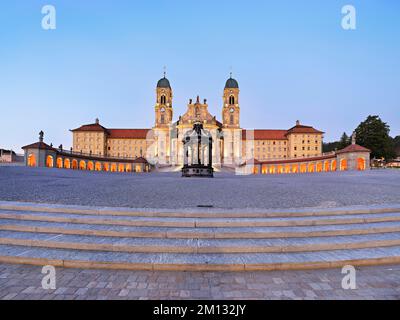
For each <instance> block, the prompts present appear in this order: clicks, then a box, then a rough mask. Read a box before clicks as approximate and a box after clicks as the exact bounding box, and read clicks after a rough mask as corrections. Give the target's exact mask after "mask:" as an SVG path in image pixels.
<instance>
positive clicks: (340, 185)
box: [0, 167, 400, 210]
mask: <svg viewBox="0 0 400 320" xmlns="http://www.w3.org/2000/svg"><path fill="white" fill-rule="evenodd" d="M399 189H400V170H390V169H387V170H372V171H366V172H331V173H318V174H317V173H314V174H298V175H274V176H272V175H271V176H261V175H259V176H235V175H233V174H222V173H220V174H218V173H217V174H216V176H215V178H214V179H196V178H181V177H180V173H149V174H145V173H143V174H126V173H125V174H124V173H122V174H121V173H107V172H87V171H72V170H60V169H47V168H27V167H0V200H8V201H28V202H42V203H59V204H71V205H91V206H108V207H113V206H116V207H131V208H141V209H142V208H154V209H162V208H164V209H196V210H198V209H199V208H198V206H213V208H214V209H236V208H237V209H249V210H251V209H266V208H269V209H272V208H305V207H321V208H325V207H346V206H354V205H382V204H387V205H390V204H399V203H400V192H399Z"/></svg>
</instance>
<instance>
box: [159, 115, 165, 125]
mask: <svg viewBox="0 0 400 320" xmlns="http://www.w3.org/2000/svg"><path fill="white" fill-rule="evenodd" d="M164 121H165V117H164V115H163V114H162V115H161V120H160V123H164Z"/></svg>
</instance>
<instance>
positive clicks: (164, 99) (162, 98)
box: [161, 95, 167, 104]
mask: <svg viewBox="0 0 400 320" xmlns="http://www.w3.org/2000/svg"><path fill="white" fill-rule="evenodd" d="M166 101H167V99H166V98H165V96H164V95H162V96H161V104H165V103H166Z"/></svg>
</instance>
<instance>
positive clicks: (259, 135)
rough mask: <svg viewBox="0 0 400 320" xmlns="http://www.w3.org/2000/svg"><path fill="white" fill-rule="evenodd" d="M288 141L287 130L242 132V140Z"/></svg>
mask: <svg viewBox="0 0 400 320" xmlns="http://www.w3.org/2000/svg"><path fill="white" fill-rule="evenodd" d="M253 132H254V140H287V138H286V136H285V135H286V132H287V131H286V130H260V129H255V130H242V140H246V139H247V140H252V139H253Z"/></svg>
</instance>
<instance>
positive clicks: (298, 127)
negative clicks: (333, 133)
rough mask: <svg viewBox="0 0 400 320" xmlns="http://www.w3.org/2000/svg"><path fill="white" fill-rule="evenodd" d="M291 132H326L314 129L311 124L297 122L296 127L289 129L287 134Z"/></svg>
mask: <svg viewBox="0 0 400 320" xmlns="http://www.w3.org/2000/svg"><path fill="white" fill-rule="evenodd" d="M291 133H321V134H322V133H324V132H322V131H319V130H317V129H314V128H313V127H311V126H304V125H302V124H297V125H295V126H294V127H292V128H290V129H289V130H287V133H286V134H291Z"/></svg>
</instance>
